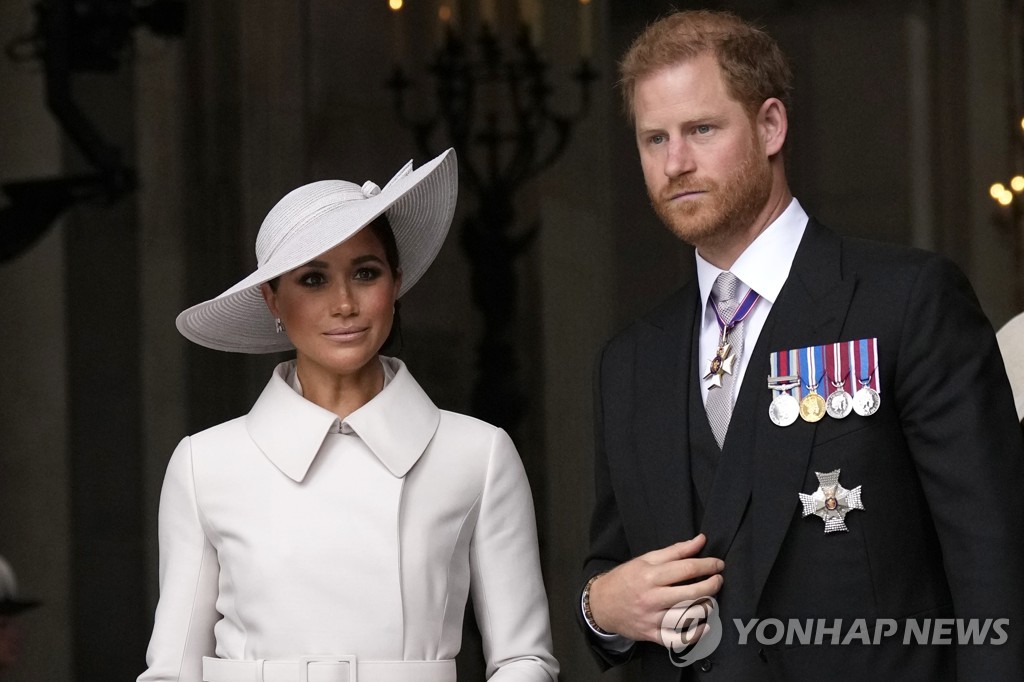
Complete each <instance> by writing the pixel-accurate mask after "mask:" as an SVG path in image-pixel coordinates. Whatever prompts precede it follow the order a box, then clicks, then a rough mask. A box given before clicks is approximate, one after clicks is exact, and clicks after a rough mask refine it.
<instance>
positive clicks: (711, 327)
mask: <svg viewBox="0 0 1024 682" xmlns="http://www.w3.org/2000/svg"><path fill="white" fill-rule="evenodd" d="M806 227H807V214H806V213H805V212H804V209H803V208H801V206H800V203H799V202H798V201H797V200H796V199H793V200H792V201H791V202H790V203H789V206H787V207H786V210H785V211H783V212H782V215H780V216H779V217H778V218H776V219H775V221H774V222H772V224H770V225H769V226H768V227H767V228H765V230H764V232H762V233H761V234H759V235H758V236H757V239H755V240H754V241H753V242H752V243H751V244H750V246H748V247H747V248H746V249H745V250H744V251H743V253H741V254H740V257H739V258H737V259H736V262H735V263H733V264H732V268H730V270H729V272H731V273H732V274H734V275H736V277H737V279H739V281H740V286H739V287H738V288H737V290H736V298H737V299H738V300H740V301H742V300H743V298H744V297H745V296H746V295H747V292H748V291H750V290H751V289H753V290H754V291H756V292H757V293H758V294H760V295H761V300H759V301H758V302H757V305H755V306H754V308H753V310H751V311H750V314H749V315H747V317H746V319H745V320H744V322H743V327H742V330H743V350H744V354H748V353H750V352H752V351H753V350H754V346H755V345H756V344H757V338H758V336H760V335H761V329H762V328H764V323H765V320H767V319H768V313H769V312H771V309H772V305H773V304H774V303H775V300H776V299H777V298H778V297H779V292H780V291H782V285H783V284H785V283H786V278H787V277H789V269H790V267H792V265H793V258H794V257H795V256H796V250H797V247H798V246H800V239H801V238H803V236H804V229H805V228H806ZM694 253H695V254H696V257H697V284H698V286H699V287H700V300H701V307H702V317H701V327H700V351H699V353H700V355H699V358H700V364H699V365H698V370H697V371H699V372H700V373H701V377H703V376H704V374H706V369H707V363H708V361H710V360H711V358H713V357H714V356H715V352H716V351H717V349H718V342H719V341H720V340H721V337H722V330H721V328H720V327H719V326H718V320H716V319H715V311H714V309H713V308H712V307H711V305H710V304H709V301H710V299H711V287H712V286H714V284H715V280H716V279H718V275H720V274H721V273H722V272H724V270H720V269H719V268H717V267H715V266H714V265H712V264H711V263H709V262H707V261H706V260H704V258H703V257H702V256H701V255H700V253H699V252H694ZM748 364H749V363H747V358H745V357H739V358H737V360H736V362H735V364H734V365H733V373H734V374H735V375H736V381H735V382H734V383H733V386H734V387H735V389H734V390H733V394H732V399H733V403H734V404H735V402H736V396H737V395H738V394H739V387H740V386H741V385H742V384H743V375H744V374H745V373H746V369H747V365H748ZM700 395H701V399H702V400H703V401H704V402H705V403H706V402H707V400H708V382H706V381H703V380H702V381H701V384H700Z"/></svg>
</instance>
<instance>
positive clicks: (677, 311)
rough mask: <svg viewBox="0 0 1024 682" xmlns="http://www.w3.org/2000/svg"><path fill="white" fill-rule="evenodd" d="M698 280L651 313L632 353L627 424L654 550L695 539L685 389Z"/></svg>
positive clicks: (687, 404) (696, 302) (687, 378)
mask: <svg viewBox="0 0 1024 682" xmlns="http://www.w3.org/2000/svg"><path fill="white" fill-rule="evenodd" d="M697 291H698V288H697V284H696V280H694V281H693V282H691V283H690V284H689V285H688V286H686V287H685V288H684V289H682V290H681V291H680V292H679V293H678V294H676V296H675V297H673V298H672V299H670V300H669V301H668V302H667V304H666V305H664V306H662V307H661V308H659V309H658V310H656V311H655V312H653V313H652V314H651V315H650V316H649V317H648V318H647V321H648V322H649V323H650V325H651V326H650V327H649V328H648V330H647V333H645V334H643V335H641V336H640V338H639V340H638V343H637V348H636V366H637V371H636V381H637V383H636V386H634V390H635V395H636V396H637V400H636V404H637V411H636V414H635V415H633V419H632V420H631V428H633V429H634V431H633V438H634V442H635V443H636V444H637V448H636V453H637V466H638V471H639V472H640V475H641V477H642V481H643V488H644V490H645V491H646V493H647V500H646V504H647V506H648V513H649V516H648V518H652V519H656V524H655V525H656V528H655V534H656V537H655V540H654V542H655V546H656V547H665V546H667V545H669V544H672V543H674V542H678V541H680V540H685V539H688V538H690V537H693V535H694V534H695V533H696V531H695V528H694V522H693V486H692V485H691V482H690V443H689V439H688V435H687V434H688V432H689V427H688V420H689V399H688V395H689V394H688V390H687V389H688V387H689V385H690V384H689V378H690V373H691V371H695V370H692V369H691V367H692V365H691V363H690V358H691V355H692V354H691V346H692V339H693V334H694V322H695V320H696V317H697V309H698V298H699V296H698V293H697Z"/></svg>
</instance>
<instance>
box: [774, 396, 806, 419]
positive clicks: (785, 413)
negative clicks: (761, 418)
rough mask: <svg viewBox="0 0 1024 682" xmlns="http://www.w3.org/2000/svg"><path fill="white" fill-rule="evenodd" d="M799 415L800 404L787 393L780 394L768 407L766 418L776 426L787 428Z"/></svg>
mask: <svg viewBox="0 0 1024 682" xmlns="http://www.w3.org/2000/svg"><path fill="white" fill-rule="evenodd" d="M799 414H800V403H799V402H798V401H797V399H796V398H794V397H793V396H791V395H790V394H789V393H780V394H779V395H777V396H775V397H774V398H773V399H772V403H771V405H769V406H768V417H769V419H771V420H772V422H773V423H774V424H775V425H776V426H789V425H790V424H792V423H793V422H795V421H796V418H797V416H798V415H799Z"/></svg>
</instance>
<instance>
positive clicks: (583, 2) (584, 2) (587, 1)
mask: <svg viewBox="0 0 1024 682" xmlns="http://www.w3.org/2000/svg"><path fill="white" fill-rule="evenodd" d="M580 4H581V5H589V4H590V0H580ZM1021 125H1022V126H1024V121H1021Z"/></svg>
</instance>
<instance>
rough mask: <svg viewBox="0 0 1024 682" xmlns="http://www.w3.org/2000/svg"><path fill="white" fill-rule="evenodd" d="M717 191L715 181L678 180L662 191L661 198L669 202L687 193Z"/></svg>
mask: <svg viewBox="0 0 1024 682" xmlns="http://www.w3.org/2000/svg"><path fill="white" fill-rule="evenodd" d="M716 189H718V183H717V182H715V181H713V180H707V179H703V178H677V179H675V180H673V181H672V182H670V183H669V184H668V185H666V186H665V188H664V189H662V191H661V198H662V199H663V200H668V199H671V198H672V197H674V196H677V195H679V194H683V193H686V192H711V191H714V190H716Z"/></svg>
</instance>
